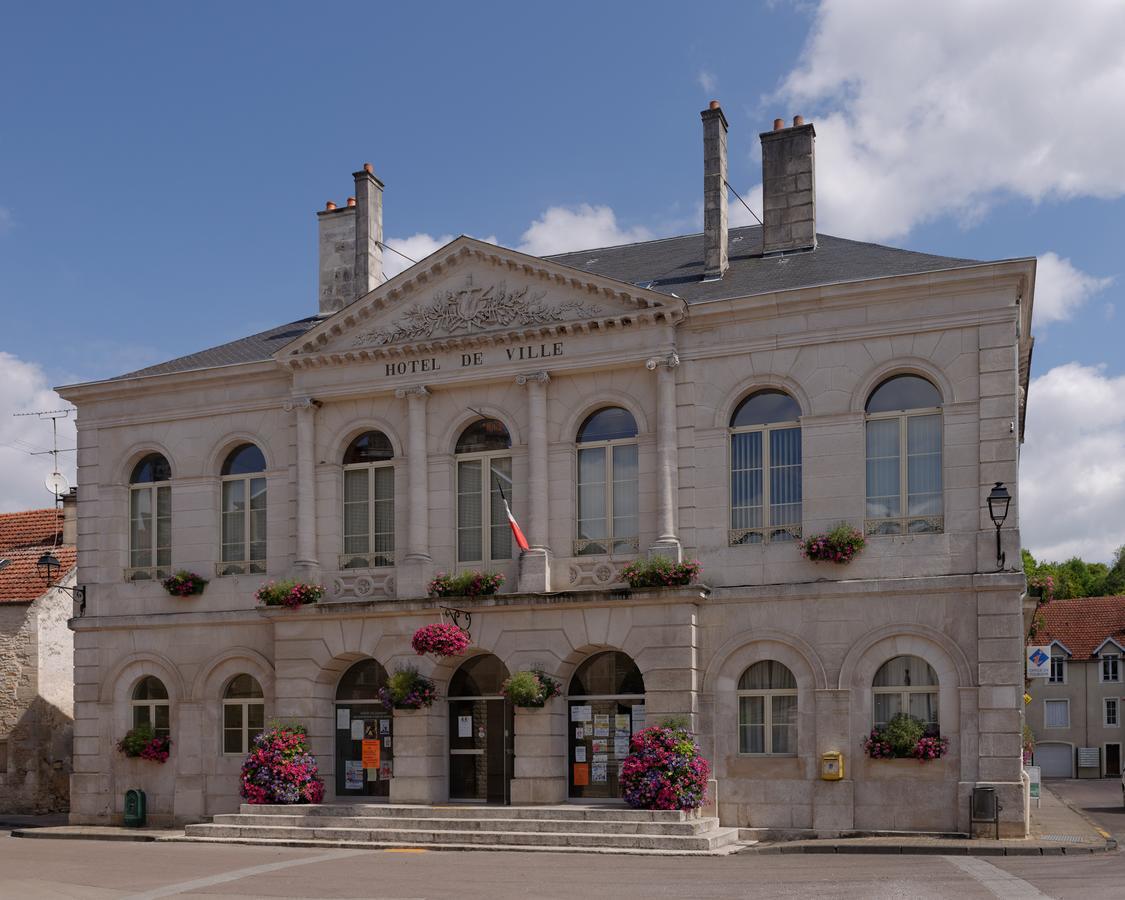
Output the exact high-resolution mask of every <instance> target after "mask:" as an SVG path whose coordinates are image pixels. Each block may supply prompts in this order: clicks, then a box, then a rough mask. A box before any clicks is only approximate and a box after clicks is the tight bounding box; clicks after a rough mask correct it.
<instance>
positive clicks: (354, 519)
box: [341, 466, 395, 568]
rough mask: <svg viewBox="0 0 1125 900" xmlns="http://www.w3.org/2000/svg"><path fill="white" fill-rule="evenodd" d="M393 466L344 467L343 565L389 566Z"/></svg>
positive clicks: (391, 555) (391, 557)
mask: <svg viewBox="0 0 1125 900" xmlns="http://www.w3.org/2000/svg"><path fill="white" fill-rule="evenodd" d="M394 518H395V470H394V467H393V466H365V467H363V468H355V469H345V470H344V559H343V560H342V561H341V565H342V566H343V567H345V568H368V567H378V566H393V565H394V552H395V522H394Z"/></svg>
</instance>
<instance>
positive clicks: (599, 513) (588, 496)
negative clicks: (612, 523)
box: [578, 447, 609, 553]
mask: <svg viewBox="0 0 1125 900" xmlns="http://www.w3.org/2000/svg"><path fill="white" fill-rule="evenodd" d="M608 453H609V448H608V447H591V448H589V449H588V450H579V451H578V539H579V540H580V541H595V542H599V543H592V544H590V548H591V549H590V550H589V551H588V552H590V553H607V552H608V550H607V548H606V546H605V544H604V543H600V542H604V541H605V539H606V538H607V537H608V536H609V535H608V534H607V527H608V524H609V523H608V521H607V514H606V507H607V502H606V500H607V494H606V455H607V454H608ZM595 548H596V549H595Z"/></svg>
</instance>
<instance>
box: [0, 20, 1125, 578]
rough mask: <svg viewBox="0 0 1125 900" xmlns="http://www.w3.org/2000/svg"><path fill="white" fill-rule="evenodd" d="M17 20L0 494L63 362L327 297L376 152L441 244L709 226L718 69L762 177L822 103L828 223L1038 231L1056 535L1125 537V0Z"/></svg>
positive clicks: (940, 238)
mask: <svg viewBox="0 0 1125 900" xmlns="http://www.w3.org/2000/svg"><path fill="white" fill-rule="evenodd" d="M4 21H5V25H4V28H3V29H0V84H3V85H4V88H3V89H0V309H2V310H3V313H4V327H3V330H2V332H0V510H13V509H21V508H27V507H31V506H40V505H43V504H44V503H48V502H50V495H49V494H47V493H46V490H45V488H44V487H43V486H42V485H43V477H44V475H45V474H46V473H47V472H49V471H50V468H51V466H50V463H49V457H44V456H33V455H31V453H30V452H29V451H33V450H39V449H43V448H47V447H50V446H51V434H50V423H48V422H44V421H41V420H40V419H39V418H38V417H36V416H17V415H15V414H16V413H22V412H28V411H35V410H46V409H58V408H61V407H63V406H65V404H64V403H62V401H61V400H60V399H59V398H58V397H57V395H55V394H54V392H53V391H52V390H51V388H52V387H53V386H56V385H61V384H67V383H73V382H78V381H90V380H96V379H99V378H105V377H110V376H113V375H118V374H121V373H124V372H127V371H131V370H133V369H137V368H140V367H142V366H145V365H150V364H152V363H156V362H160V361H162V360H164V359H169V358H172V357H176V356H180V355H183V354H185V353H190V352H194V351H196V350H199V349H202V348H204V347H208V346H213V345H215V344H219V343H222V342H224V341H227V340H232V339H235V338H238V337H241V336H244V335H246V334H250V333H253V332H255V331H260V330H263V329H265V328H269V327H272V326H274V325H278V324H282V323H284V322H288V321H292V320H294V319H298V318H302V317H304V316H306V315H309V314H312V313H314V312H315V311H316V307H317V288H316V278H317V256H316V216H315V212H316V211H317V210H319V209H322V208H323V207H324V204H325V202H326V201H327V200H334V201H335V202H337V203H343V201H344V199H345V198H346V197H347V195H348V194H349V193H350V192H351V190H352V179H351V173H352V172H354V171H355V170H357V169H358V168H360V166H361V165H362V163H364V162H371V163H373V165H374V167H375V171H376V173H377V174H378V175H379V177H380V178H381V179H382V180H383V181H384V182H385V184H386V193H385V198H384V200H385V204H384V228H385V237H386V241H387V243H388V244H390V245H391V246H394V247H397V248H398V249H400V250H402V251H403V252H404V253H405V254H406V255H407V256H410V257H412V258H414V259H418V258H420V257H421V256H422V255H424V254H426V253H428V252H431V251H432V250H433V249H436V248H437V247H438V246H440V245H441V244H443V243H445V242H446V241H447V240H449V239H450V238H452V237H454V236H456V235H458V234H462V233H464V234H470V235H474V236H476V237H480V238H483V239H488V240H493V241H496V242H498V243H501V244H503V245H505V246H510V247H515V248H518V249H522V250H525V251H528V252H531V253H536V254H544V253H549V252H559V251H563V250H576V249H582V248H585V247H597V246H606V245H609V244H614V243H623V242H627V241H633V240H643V239H646V238H649V237H659V236H665V235H671V234H684V233H690V232H696V231H699V230H700V228H701V224H702V184H701V182H702V178H701V168H702V160H701V155H702V147H701V126H700V121H699V111H700V110H701V109H703V108H705V107H706V105H707V103H708V101H709V100H711V99H719V100H720V101H721V103H722V105H723V109H724V111H725V113H726V116H727V119H728V120H729V122H730V181H731V183H732V185H734V186H735V188H736V189H737V190H738V191H739V193H740V194H742V196H743V197H745V198H746V199H747V200H748V201H749V202H750V204H751V206H756V207H757V208H758V209H760V180H761V179H760V171H761V155H760V151H759V143H758V137H757V136H758V134H759V132H761V131H765V130H767V129H768V128H769V127H770V126H771V123H772V121H773V119H774V118H775V117H782V118H785V119H790V118H791V117H792V116H793V115H795V114H801V115H803V116H804V117H805V119H806V120H808V121H813V122H814V124H815V126H816V131H817V199H818V230H819V231H821V232H824V233H829V234H836V235H839V236H842V237H848V238H856V239H863V240H871V241H877V242H882V243H887V244H891V245H893V246H899V247H906V248H910V249H915V250H921V251H925V252H930V253H937V254H942V255H950V256H960V257H970V258H976V259H1002V258H1011V257H1025V256H1036V257H1038V258H1039V270H1038V280H1037V287H1036V301H1035V318H1034V326H1033V327H1034V332H1035V335H1036V346H1035V354H1034V360H1033V367H1032V384H1031V389H1030V393H1029V406H1028V421H1027V435H1026V443H1025V446H1024V448H1023V455H1022V462H1021V502H1022V511H1021V529H1022V536H1023V541H1024V544H1025V546H1027V547H1028V548H1029V549H1031V551H1032V552H1033V553H1034V554H1036V556H1038V557H1040V558H1047V559H1064V558H1067V557H1069V556H1072V555H1075V554H1078V555H1081V556H1083V557H1085V558H1087V559H1091V560H1103V561H1108V560H1109V559H1110V558H1111V557H1112V554H1113V551H1114V549H1115V548H1116V547H1118V546H1120V545H1122V544H1125V512H1123V510H1125V353H1123V352H1122V339H1123V337H1125V303H1123V302H1122V300H1123V296H1125V295H1123V290H1125V258H1123V256H1122V253H1121V251H1120V246H1119V245H1120V238H1121V235H1122V234H1123V233H1125V227H1123V226H1125V196H1123V195H1125V165H1123V164H1122V163H1121V149H1120V148H1121V147H1122V146H1123V144H1125V54H1122V53H1121V52H1120V47H1121V46H1123V45H1125V4H1121V3H1119V2H1116V0H1070V2H1068V3H1065V4H1062V3H1057V2H1051V0H989V2H981V0H946V2H943V3H941V4H903V3H901V2H900V0H863V2H860V0H822V2H819V3H818V2H808V0H797V2H784V0H772V2H761V3H752V2H732V3H721V2H714V3H713V2H703V0H695V2H692V3H690V4H688V3H683V2H651V0H650V2H645V3H643V4H642V3H605V2H598V3H592V2H585V0H570V2H568V3H567V4H566V5H565V7H559V6H557V5H548V4H531V3H526V2H523V3H503V2H490V3H486V4H465V3H449V2H443V0H431V2H429V3H426V4H424V5H423V4H413V3H409V4H408V3H391V2H387V3H358V2H353V3H345V2H323V3H317V4H308V3H297V2H271V3H265V2H258V3H253V2H245V3H238V4H232V3H207V2H195V3H192V4H170V3H163V4H156V3H126V2H106V3H100V4H90V3H59V2H44V3H37V4H10V5H9V6H8V7H7V8H6V10H5V13H4ZM731 209H732V222H733V223H734V224H746V223H749V222H750V221H751V220H750V217H749V215H747V214H745V212H744V211H743V210H742V209H741V208H740V207H739V206H738V204H737V203H734V204H732V207H731ZM385 257H386V262H387V268H388V272H389V273H390V274H393V273H394V271H395V270H396V267H397V266H399V265H406V263H405V261H403V260H401V259H400V258H398V257H396V256H395V255H394V254H385ZM60 446H63V447H73V426H72V425H71V424H70V423H69V422H65V421H64V422H63V423H62V426H61V428H60ZM73 457H74V453H73V452H71V453H66V454H63V472H64V474H68V475H72V474H73ZM72 480H73V479H72Z"/></svg>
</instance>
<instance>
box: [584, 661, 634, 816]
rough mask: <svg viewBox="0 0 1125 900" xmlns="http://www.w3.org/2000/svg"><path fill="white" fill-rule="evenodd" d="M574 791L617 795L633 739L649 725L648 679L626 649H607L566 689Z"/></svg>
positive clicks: (587, 795) (596, 795) (591, 795)
mask: <svg viewBox="0 0 1125 900" xmlns="http://www.w3.org/2000/svg"><path fill="white" fill-rule="evenodd" d="M566 700H567V705H568V707H569V714H568V716H567V719H568V721H569V723H570V728H569V729H568V741H567V743H568V744H569V745H570V754H569V763H570V765H569V770H570V771H569V776H568V781H569V792H570V796H571V797H577V798H599V799H608V798H617V797H620V796H621V786H620V783H619V781H618V778H619V774H620V769H621V763H622V762H623V761H624V759H625V757H626V756H627V755H628V753H629V739H630V737H631V736H632V735H634V734H636V733H637V732H638V731H640V730H641V729H642V728H644V727H645V682H644V678H643V677H642V676H641V670H640V669H638V668H637V664H636V663H635V662H633V660H632V658H631V657H630V656H629V655H628V654H627V653H622V652H621V651H620V650H603V651H602V652H600V653H595V654H594V655H593V656H590V657H589V658H588V659H586V660H585V661H584V662H583V663H582V664H581V665H580V666H579V667H578V668H577V669H575V671H574V675H573V676H571V679H570V685H569V687H568V690H567V698H566Z"/></svg>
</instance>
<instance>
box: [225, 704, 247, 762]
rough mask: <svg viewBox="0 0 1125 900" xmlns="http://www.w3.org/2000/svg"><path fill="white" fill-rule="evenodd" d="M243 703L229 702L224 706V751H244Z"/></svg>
mask: <svg viewBox="0 0 1125 900" xmlns="http://www.w3.org/2000/svg"><path fill="white" fill-rule="evenodd" d="M244 708H245V707H243V705H242V704H241V703H228V704H227V705H225V706H224V707H223V753H244V752H245V751H244V750H243V747H242V735H243V724H242V712H243V709H244Z"/></svg>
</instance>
